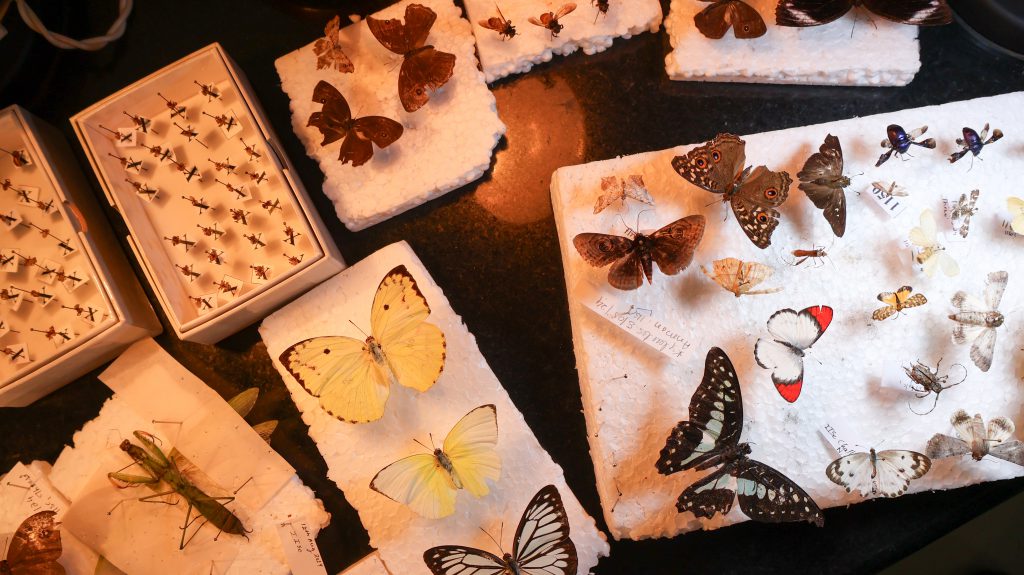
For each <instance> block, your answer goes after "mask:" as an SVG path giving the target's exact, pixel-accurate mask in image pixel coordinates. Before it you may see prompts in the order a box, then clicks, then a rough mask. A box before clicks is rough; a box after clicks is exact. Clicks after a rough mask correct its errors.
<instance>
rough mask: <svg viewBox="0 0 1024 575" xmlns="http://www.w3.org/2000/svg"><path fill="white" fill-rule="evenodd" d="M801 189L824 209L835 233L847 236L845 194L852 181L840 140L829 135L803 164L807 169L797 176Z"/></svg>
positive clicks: (817, 205) (819, 207)
mask: <svg viewBox="0 0 1024 575" xmlns="http://www.w3.org/2000/svg"><path fill="white" fill-rule="evenodd" d="M796 177H797V178H798V179H799V180H800V189H801V190H803V191H804V193H805V194H807V198H808V199H809V200H811V202H813V203H814V207H816V208H818V209H819V210H822V215H824V216H825V221H827V222H828V225H830V226H832V233H834V234H835V235H836V236H838V237H840V238H841V237H843V234H845V233H846V192H844V188H846V187H847V186H849V185H850V178H849V177H847V176H845V175H843V148H842V146H840V145H839V138H837V137H835V136H833V135H832V134H829V135H827V136H825V143H823V144H822V145H821V147H820V148H819V149H818V152H817V153H816V154H813V155H811V157H810V158H807V161H806V162H804V169H802V170H800V172H799V173H798V174H797V175H796Z"/></svg>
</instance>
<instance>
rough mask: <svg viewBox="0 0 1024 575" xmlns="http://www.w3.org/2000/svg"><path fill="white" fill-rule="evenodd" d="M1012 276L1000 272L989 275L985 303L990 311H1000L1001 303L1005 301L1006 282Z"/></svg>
mask: <svg viewBox="0 0 1024 575" xmlns="http://www.w3.org/2000/svg"><path fill="white" fill-rule="evenodd" d="M1009 279H1010V274H1008V273H1006V272H1004V271H999V272H992V273H990V274H988V282H987V283H986V285H985V303H986V304H988V309H989V310H991V311H995V310H997V309H999V303H1000V302H1002V301H1003V292H1005V291H1006V282H1007V281H1008V280H1009Z"/></svg>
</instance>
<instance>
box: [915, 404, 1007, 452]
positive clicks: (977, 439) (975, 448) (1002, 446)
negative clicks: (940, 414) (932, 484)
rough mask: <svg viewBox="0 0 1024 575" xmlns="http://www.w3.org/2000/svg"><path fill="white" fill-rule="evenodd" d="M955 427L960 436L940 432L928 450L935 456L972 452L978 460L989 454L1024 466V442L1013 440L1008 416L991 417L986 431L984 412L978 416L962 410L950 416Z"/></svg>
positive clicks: (930, 441)
mask: <svg viewBox="0 0 1024 575" xmlns="http://www.w3.org/2000/svg"><path fill="white" fill-rule="evenodd" d="M950 422H951V423H952V424H953V429H955V430H956V434H957V435H958V436H960V437H959V439H957V438H956V437H950V436H948V435H944V434H942V433H936V434H935V435H934V436H932V438H931V439H929V440H928V447H927V448H926V451H927V452H928V456H929V457H931V458H933V459H941V458H944V457H959V456H961V455H966V454H968V453H970V454H971V457H973V458H974V460H975V461H981V459H982V458H983V457H985V456H986V455H991V456H992V457H998V458H999V459H1003V460H1005V461H1009V462H1011V463H1016V464H1017V465H1024V443H1022V442H1021V441H1020V440H1019V439H1010V437H1011V436H1012V435H1013V431H1014V426H1013V422H1012V421H1010V420H1009V419H1008V418H1006V417H994V418H992V419H990V420H988V430H987V431H986V430H985V420H983V419H982V418H981V414H980V413H976V414H975V415H974V417H971V416H969V415H967V412H966V411H964V410H962V409H958V410H957V411H956V413H954V414H953V417H951V418H950Z"/></svg>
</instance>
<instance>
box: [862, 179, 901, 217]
mask: <svg viewBox="0 0 1024 575" xmlns="http://www.w3.org/2000/svg"><path fill="white" fill-rule="evenodd" d="M864 195H866V196H868V197H869V198H871V199H872V200H874V201H875V205H876V206H877V207H878V208H879V209H881V210H882V212H884V213H885V214H887V215H888V216H889V217H890V218H895V217H896V216H898V215H900V214H902V213H903V212H904V211H905V210H906V209H907V204H906V202H904V201H903V200H905V199H906V198H903V197H899V196H890V195H888V194H887V193H886V192H885V191H884V190H880V189H878V188H876V187H874V186H872V187H871V190H870V191H868V192H867V193H866V194H864Z"/></svg>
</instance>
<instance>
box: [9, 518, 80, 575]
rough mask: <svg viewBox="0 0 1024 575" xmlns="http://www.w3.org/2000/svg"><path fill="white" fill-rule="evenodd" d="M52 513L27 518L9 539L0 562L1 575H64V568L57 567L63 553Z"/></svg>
mask: <svg viewBox="0 0 1024 575" xmlns="http://www.w3.org/2000/svg"><path fill="white" fill-rule="evenodd" d="M56 515H57V514H56V512H54V511H40V512H39V513H36V514H35V515H30V516H29V517H28V518H26V519H25V520H24V521H22V522H21V525H19V526H18V529H17V531H15V532H14V536H13V537H12V538H11V544H10V546H9V547H8V548H7V557H6V558H4V559H3V560H0V573H3V575H8V574H10V575H64V572H65V571H64V566H63V565H61V564H60V563H57V559H60V555H61V553H62V552H63V547H62V546H61V542H60V531H59V530H58V529H57V525H56V523H55V522H54V517H55V516H56Z"/></svg>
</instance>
